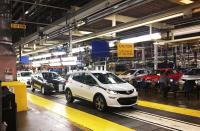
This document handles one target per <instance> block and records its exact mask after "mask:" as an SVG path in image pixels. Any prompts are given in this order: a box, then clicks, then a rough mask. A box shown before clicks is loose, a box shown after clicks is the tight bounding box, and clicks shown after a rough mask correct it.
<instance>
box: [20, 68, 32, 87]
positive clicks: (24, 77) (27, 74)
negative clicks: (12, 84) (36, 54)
mask: <svg viewBox="0 0 200 131" xmlns="http://www.w3.org/2000/svg"><path fill="white" fill-rule="evenodd" d="M32 74H33V72H32V71H18V72H17V80H18V81H20V82H23V83H24V84H26V86H31V83H30V81H31V76H32Z"/></svg>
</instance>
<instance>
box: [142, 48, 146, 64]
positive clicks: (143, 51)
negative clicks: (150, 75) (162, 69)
mask: <svg viewBox="0 0 200 131" xmlns="http://www.w3.org/2000/svg"><path fill="white" fill-rule="evenodd" d="M142 63H143V65H145V49H144V48H143V49H142Z"/></svg>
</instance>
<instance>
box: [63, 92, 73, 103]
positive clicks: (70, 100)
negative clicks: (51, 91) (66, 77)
mask: <svg viewBox="0 0 200 131" xmlns="http://www.w3.org/2000/svg"><path fill="white" fill-rule="evenodd" d="M65 97H66V100H67V103H72V102H73V101H74V98H73V96H72V92H71V91H70V89H67V90H66V92H65Z"/></svg>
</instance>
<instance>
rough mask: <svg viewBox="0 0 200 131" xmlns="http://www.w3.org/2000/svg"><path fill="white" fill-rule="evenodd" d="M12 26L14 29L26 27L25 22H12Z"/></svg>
mask: <svg viewBox="0 0 200 131" xmlns="http://www.w3.org/2000/svg"><path fill="white" fill-rule="evenodd" d="M10 26H11V28H12V29H26V25H25V24H16V23H11V25H10Z"/></svg>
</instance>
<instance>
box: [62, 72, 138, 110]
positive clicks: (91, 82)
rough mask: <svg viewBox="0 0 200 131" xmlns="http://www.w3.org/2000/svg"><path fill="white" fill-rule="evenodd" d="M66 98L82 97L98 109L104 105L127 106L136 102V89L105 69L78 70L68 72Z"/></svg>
mask: <svg viewBox="0 0 200 131" xmlns="http://www.w3.org/2000/svg"><path fill="white" fill-rule="evenodd" d="M65 94H66V100H67V102H68V103H71V102H73V101H74V99H83V100H87V101H90V102H92V103H93V104H94V106H95V108H96V109H97V110H99V111H104V110H105V109H106V107H107V106H108V107H129V106H133V105H135V104H136V102H137V98H138V93H137V91H136V89H135V88H134V87H133V86H132V85H131V84H129V83H127V82H126V81H124V80H122V79H120V78H119V77H118V76H116V75H114V74H113V73H111V72H107V71H78V72H73V73H71V74H70V76H69V78H68V81H67V82H66V90H65Z"/></svg>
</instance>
